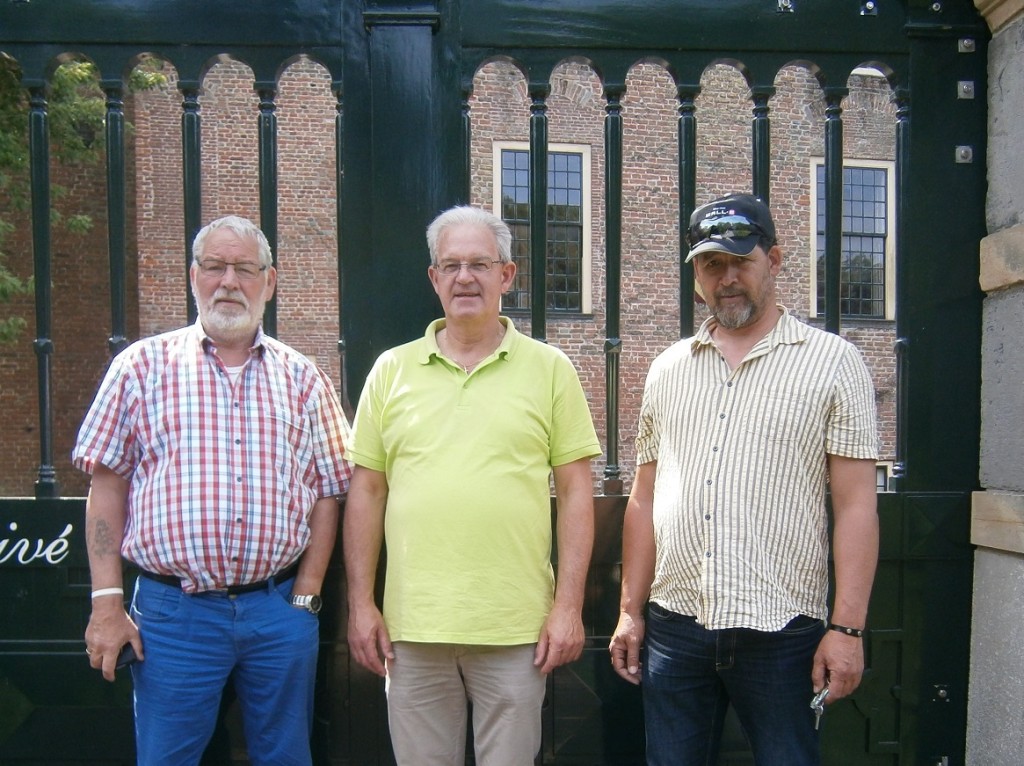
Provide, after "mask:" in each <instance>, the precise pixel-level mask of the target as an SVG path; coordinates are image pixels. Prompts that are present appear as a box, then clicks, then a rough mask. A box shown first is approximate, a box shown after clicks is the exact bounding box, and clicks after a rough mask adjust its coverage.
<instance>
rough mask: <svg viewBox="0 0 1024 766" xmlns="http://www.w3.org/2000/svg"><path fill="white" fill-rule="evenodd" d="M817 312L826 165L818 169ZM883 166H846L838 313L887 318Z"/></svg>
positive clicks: (820, 290)
mask: <svg viewBox="0 0 1024 766" xmlns="http://www.w3.org/2000/svg"><path fill="white" fill-rule="evenodd" d="M815 171H816V172H815V181H816V184H815V185H816V187H817V188H816V194H815V196H816V198H817V201H818V208H817V215H816V219H817V220H816V226H817V232H816V234H817V236H816V242H817V253H818V258H817V271H818V281H817V288H818V289H817V293H818V296H817V297H818V313H819V314H822V313H824V310H825V305H824V304H825V168H824V166H823V165H818V166H817V167H816V168H815ZM887 173H888V171H887V170H886V169H884V168H858V167H844V168H843V206H842V207H843V215H842V228H843V231H842V256H841V262H840V264H841V265H840V290H839V295H840V313H841V314H842V315H843V316H846V317H870V318H878V319H881V318H884V317H885V244H886V236H887V235H888V214H889V212H888V199H887V188H888V187H887Z"/></svg>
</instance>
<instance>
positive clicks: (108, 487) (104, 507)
mask: <svg viewBox="0 0 1024 766" xmlns="http://www.w3.org/2000/svg"><path fill="white" fill-rule="evenodd" d="M127 498H128V482H127V481H125V480H124V479H122V478H121V477H120V476H118V475H117V474H116V473H114V472H113V471H111V470H110V469H109V468H106V467H105V466H102V465H99V466H97V467H96V470H95V472H94V474H93V477H92V483H91V484H90V486H89V496H88V498H87V499H86V502H85V545H86V551H87V553H88V557H89V573H90V576H91V578H92V589H93V590H99V589H101V588H119V587H122V583H123V579H122V566H121V543H122V542H123V541H124V528H125V521H126V519H127V514H128V510H127V505H126V503H127Z"/></svg>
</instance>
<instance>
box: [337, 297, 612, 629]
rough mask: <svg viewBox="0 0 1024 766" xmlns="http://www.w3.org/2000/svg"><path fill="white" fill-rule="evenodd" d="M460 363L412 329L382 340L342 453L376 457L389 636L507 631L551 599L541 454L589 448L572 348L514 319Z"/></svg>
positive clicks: (433, 328) (577, 453)
mask: <svg viewBox="0 0 1024 766" xmlns="http://www.w3.org/2000/svg"><path fill="white" fill-rule="evenodd" d="M501 321H502V322H503V323H504V324H505V326H506V328H507V329H506V333H505V336H504V338H503V339H502V342H501V345H500V346H499V347H498V348H497V349H496V350H495V352H494V353H493V354H492V355H491V356H490V357H488V358H487V359H486V360H484V361H483V362H481V363H480V364H479V365H478V366H477V367H476V368H475V369H474V370H473V371H472V373H470V374H468V375H467V374H466V373H465V372H464V371H463V370H462V369H461V368H460V367H458V366H457V365H455V364H454V363H452V362H450V361H448V360H446V359H445V358H443V357H442V355H441V353H440V350H439V349H438V347H437V341H436V339H435V334H436V332H437V331H438V330H439V329H441V328H442V327H443V326H444V320H437V321H435V322H433V323H432V324H431V325H430V326H429V327H428V328H427V331H426V333H425V335H424V337H423V338H420V339H418V340H416V341H413V342H411V343H407V344H405V345H402V346H398V347H396V348H393V349H391V350H390V351H387V352H385V353H384V354H382V355H381V356H380V357H379V358H378V360H377V361H376V363H375V364H374V366H373V369H372V370H371V371H370V374H369V376H368V377H367V380H366V385H365V387H364V388H363V392H362V395H361V397H360V399H359V406H358V409H357V412H356V417H355V424H354V430H353V439H352V447H351V450H350V457H351V459H352V460H353V461H354V462H355V463H356V464H358V465H361V466H364V467H366V468H370V469H373V470H377V471H383V472H384V474H385V476H386V478H387V482H388V499H387V508H386V515H385V540H386V547H387V570H386V578H387V579H386V583H385V589H384V619H385V622H386V623H387V627H388V632H389V633H390V635H391V639H392V640H394V641H419V642H431V643H460V644H492V645H515V644H523V643H532V642H534V641H536V640H537V636H538V634H539V632H540V629H541V627H542V625H543V623H544V620H545V618H546V617H547V614H548V612H549V611H550V608H551V602H552V597H553V592H554V578H553V573H552V568H551V541H552V535H551V505H550V475H551V468H552V467H553V466H557V465H563V464H566V463H570V462H572V461H574V460H579V459H580V458H587V457H593V456H595V455H599V454H600V453H601V448H600V444H599V442H598V439H597V434H596V433H595V431H594V425H593V420H592V418H591V415H590V409H589V407H588V404H587V400H586V396H585V394H584V392H583V388H582V386H581V385H580V382H579V377H578V375H577V373H576V370H575V368H574V367H573V365H572V362H570V361H569V359H568V357H566V356H565V354H564V353H562V352H561V351H559V350H558V349H555V348H553V347H551V346H548V345H545V344H543V343H540V342H539V341H535V340H533V339H531V338H527V337H525V336H523V335H521V334H520V333H519V332H517V331H516V329H515V327H514V325H513V324H512V322H511V321H510V320H509V319H507V318H506V317H502V318H501Z"/></svg>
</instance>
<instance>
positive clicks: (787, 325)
mask: <svg viewBox="0 0 1024 766" xmlns="http://www.w3.org/2000/svg"><path fill="white" fill-rule="evenodd" d="M776 306H777V307H778V309H779V311H780V312H781V314H780V316H779V321H778V322H776V323H775V326H774V327H773V328H772V329H771V330H770V331H769V332H768V334H767V335H766V336H764V337H763V338H761V340H759V341H758V342H757V343H755V344H754V349H758V348H762V347H763V348H764V350H766V351H771V350H772V349H773V348H775V347H776V346H780V345H784V344H785V345H789V344H793V343H803V342H804V341H805V340H806V339H807V335H808V333H809V332H810V328H809V327H808V326H807V325H805V324H804V323H803V322H801V321H800V320H798V319H796V318H795V317H794V316H793V315H792V314H790V313H789V309H787V308H786V307H785V306H783V305H782V304H781V303H778V304H776ZM717 325H718V321H717V320H716V319H715V318H714V317H708V318H707V319H705V320H704V323H703V324H702V325H701V326H700V329H699V330H697V333H696V334H695V335H694V336H693V338H692V339H691V340H690V350H691V352H693V353H696V351H697V349H699V348H700V347H702V346H707V347H714V345H715V344H714V341H713V340H712V339H711V332H712V330H714V329H715V327H716V326H717ZM751 351H753V349H751Z"/></svg>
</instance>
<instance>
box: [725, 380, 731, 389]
mask: <svg viewBox="0 0 1024 766" xmlns="http://www.w3.org/2000/svg"><path fill="white" fill-rule="evenodd" d="M725 387H726V388H732V381H731V380H730V381H729V382H728V383H726V384H725Z"/></svg>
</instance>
